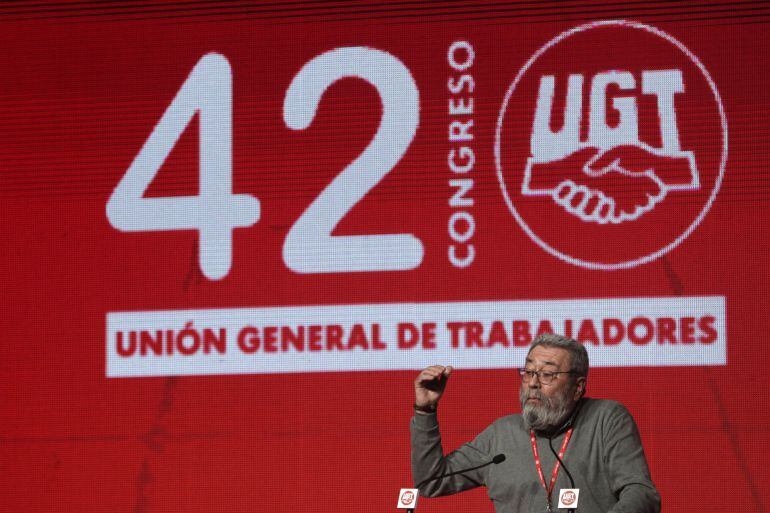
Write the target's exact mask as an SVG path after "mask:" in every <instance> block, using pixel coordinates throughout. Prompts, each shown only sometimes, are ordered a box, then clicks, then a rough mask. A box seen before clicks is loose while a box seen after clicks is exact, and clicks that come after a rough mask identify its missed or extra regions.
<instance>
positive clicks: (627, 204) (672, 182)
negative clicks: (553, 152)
mask: <svg viewBox="0 0 770 513" xmlns="http://www.w3.org/2000/svg"><path fill="white" fill-rule="evenodd" d="M699 188H700V180H699V174H698V170H697V167H696V165H695V157H694V155H693V153H692V152H689V151H677V152H673V154H672V153H671V152H666V153H664V152H663V151H662V150H659V149H657V148H653V147H651V146H649V145H647V144H645V143H642V142H636V143H633V144H622V145H619V146H614V147H612V148H609V149H600V148H597V147H594V146H584V147H581V148H579V149H577V151H574V152H573V153H571V154H569V155H567V156H565V157H563V158H561V159H559V160H551V161H548V162H538V161H537V160H536V159H535V158H533V157H530V158H529V159H528V161H527V167H526V169H525V172H524V180H523V182H522V186H521V192H522V194H523V195H524V196H550V197H551V198H552V199H553V201H554V202H555V203H556V204H557V205H560V206H561V207H562V208H564V209H565V210H566V211H567V212H569V213H570V214H572V215H574V216H576V217H578V218H580V219H581V220H582V221H585V222H594V223H598V224H607V223H613V224H620V223H623V222H626V221H634V220H636V219H638V218H639V217H641V216H642V215H644V214H645V213H647V212H650V211H651V210H653V209H654V208H655V206H656V205H658V204H659V203H660V202H662V201H663V200H664V199H665V197H666V194H667V193H668V192H670V191H674V190H679V191H681V190H690V191H692V190H697V189H699Z"/></svg>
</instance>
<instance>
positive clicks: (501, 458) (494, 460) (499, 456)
mask: <svg viewBox="0 0 770 513" xmlns="http://www.w3.org/2000/svg"><path fill="white" fill-rule="evenodd" d="M504 461H505V454H497V455H495V456H494V457H493V458H492V459H491V460H489V461H488V462H486V463H483V464H481V465H476V466H475V467H470V468H465V469H462V470H455V471H453V472H448V473H446V474H442V475H440V476H435V477H429V478H428V479H423V480H422V481H420V483H419V484H418V485H417V486H415V488H422V487H423V486H424V485H426V484H428V483H430V482H431V481H438V480H439V479H444V478H445V477H450V476H455V475H457V474H465V473H466V472H470V471H471V470H478V469H480V468H484V467H487V466H489V465H497V464H499V463H502V462H504Z"/></svg>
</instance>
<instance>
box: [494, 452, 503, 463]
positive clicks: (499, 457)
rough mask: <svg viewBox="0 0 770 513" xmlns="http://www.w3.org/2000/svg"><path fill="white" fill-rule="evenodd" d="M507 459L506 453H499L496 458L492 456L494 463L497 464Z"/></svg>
mask: <svg viewBox="0 0 770 513" xmlns="http://www.w3.org/2000/svg"><path fill="white" fill-rule="evenodd" d="M504 461H505V454H498V455H497V456H495V457H494V458H492V463H494V464H495V465H497V464H498V463H502V462H504Z"/></svg>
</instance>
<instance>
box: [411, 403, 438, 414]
mask: <svg viewBox="0 0 770 513" xmlns="http://www.w3.org/2000/svg"><path fill="white" fill-rule="evenodd" d="M436 406H437V405H436V403H434V404H428V405H425V406H420V405H419V404H417V403H414V412H415V413H418V414H420V415H430V414H432V413H436Z"/></svg>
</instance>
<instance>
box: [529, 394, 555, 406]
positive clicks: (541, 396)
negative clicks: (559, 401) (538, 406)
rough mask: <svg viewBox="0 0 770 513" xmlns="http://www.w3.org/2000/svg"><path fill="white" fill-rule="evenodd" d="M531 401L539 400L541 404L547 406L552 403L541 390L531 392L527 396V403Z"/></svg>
mask: <svg viewBox="0 0 770 513" xmlns="http://www.w3.org/2000/svg"><path fill="white" fill-rule="evenodd" d="M529 399H538V400H539V401H540V402H542V403H543V404H546V405H550V404H551V401H550V400H549V399H548V398H547V397H546V396H545V394H543V392H541V391H540V390H531V391H530V392H529V393H527V396H526V397H525V399H524V400H525V401H526V400H529Z"/></svg>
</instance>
